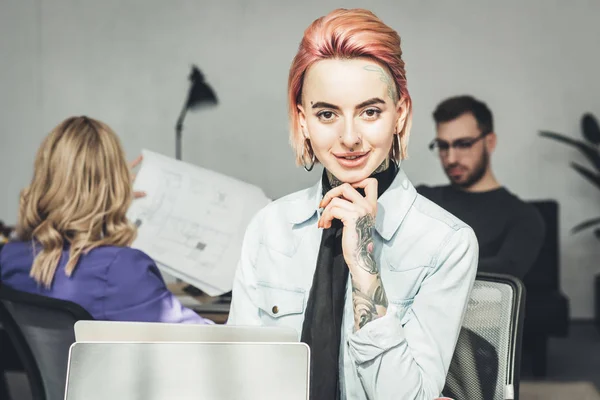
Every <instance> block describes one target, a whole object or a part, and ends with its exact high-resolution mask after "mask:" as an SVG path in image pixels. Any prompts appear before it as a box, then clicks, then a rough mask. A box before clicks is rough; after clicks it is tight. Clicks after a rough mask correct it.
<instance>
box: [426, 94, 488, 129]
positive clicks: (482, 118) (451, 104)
mask: <svg viewBox="0 0 600 400" xmlns="http://www.w3.org/2000/svg"><path fill="white" fill-rule="evenodd" d="M467 113H470V114H472V115H473V117H475V120H476V121H477V125H478V126H479V129H480V130H481V133H483V134H487V133H490V132H493V131H494V117H493V116H492V112H491V111H490V109H489V108H488V107H487V105H486V104H485V103H483V102H481V101H479V100H477V99H476V98H474V97H473V96H467V95H464V96H456V97H450V98H449V99H446V100H444V101H442V102H441V103H440V104H438V106H437V108H436V109H435V111H434V112H433V119H434V121H435V123H436V125H437V124H439V123H442V122H448V121H452V120H454V119H456V118H458V117H460V116H461V115H463V114H467Z"/></svg>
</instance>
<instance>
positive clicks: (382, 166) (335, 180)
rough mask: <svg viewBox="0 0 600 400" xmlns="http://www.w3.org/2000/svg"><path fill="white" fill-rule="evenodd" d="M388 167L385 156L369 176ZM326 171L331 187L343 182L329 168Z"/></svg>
mask: <svg viewBox="0 0 600 400" xmlns="http://www.w3.org/2000/svg"><path fill="white" fill-rule="evenodd" d="M389 167H390V159H389V158H386V159H385V160H383V162H382V163H381V164H380V165H379V167H377V168H376V169H375V171H373V173H372V174H371V175H370V176H373V175H375V174H378V173H380V172H383V171H385V170H386V169H388V168H389ZM325 171H326V173H327V179H328V180H329V184H330V185H331V188H332V189H333V188H334V187H337V186H340V185H341V184H343V183H344V182H342V181H341V180H339V179H338V178H336V177H335V176H334V175H333V174H332V173H331V172H329V170H325Z"/></svg>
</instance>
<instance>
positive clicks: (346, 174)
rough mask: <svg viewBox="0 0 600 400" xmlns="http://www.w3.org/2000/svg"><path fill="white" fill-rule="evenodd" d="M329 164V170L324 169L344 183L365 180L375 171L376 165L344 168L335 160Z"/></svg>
mask: <svg viewBox="0 0 600 400" xmlns="http://www.w3.org/2000/svg"><path fill="white" fill-rule="evenodd" d="M331 164H332V165H331V168H328V167H327V166H326V165H325V169H327V170H328V171H329V172H331V173H332V174H333V175H334V176H335V177H336V178H338V179H339V180H340V181H342V182H344V183H356V182H360V181H362V180H365V179H367V178H368V177H369V176H371V174H372V173H373V171H375V169H377V165H375V166H371V165H365V166H364V167H362V168H344V167H342V166H341V165H339V164H338V163H337V161H336V160H332V163H331Z"/></svg>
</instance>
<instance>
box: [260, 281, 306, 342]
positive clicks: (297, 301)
mask: <svg viewBox="0 0 600 400" xmlns="http://www.w3.org/2000/svg"><path fill="white" fill-rule="evenodd" d="M257 291H258V308H259V314H260V318H261V320H262V322H263V324H264V325H266V326H285V327H289V328H294V329H296V330H298V329H299V328H300V326H301V323H302V316H303V313H304V307H305V301H304V300H305V296H306V293H305V291H304V290H303V289H299V288H284V287H281V286H277V285H274V284H270V283H266V282H259V283H258V284H257Z"/></svg>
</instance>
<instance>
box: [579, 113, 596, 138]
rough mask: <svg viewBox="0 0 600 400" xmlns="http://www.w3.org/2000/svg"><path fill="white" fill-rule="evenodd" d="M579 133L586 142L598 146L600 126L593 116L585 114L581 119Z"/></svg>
mask: <svg viewBox="0 0 600 400" xmlns="http://www.w3.org/2000/svg"><path fill="white" fill-rule="evenodd" d="M581 131H582V132H583V137H584V138H585V139H586V140H587V141H588V142H590V143H592V144H595V145H596V146H598V145H600V126H598V121H597V120H596V117H594V115H593V114H591V113H585V114H584V115H583V117H581Z"/></svg>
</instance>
